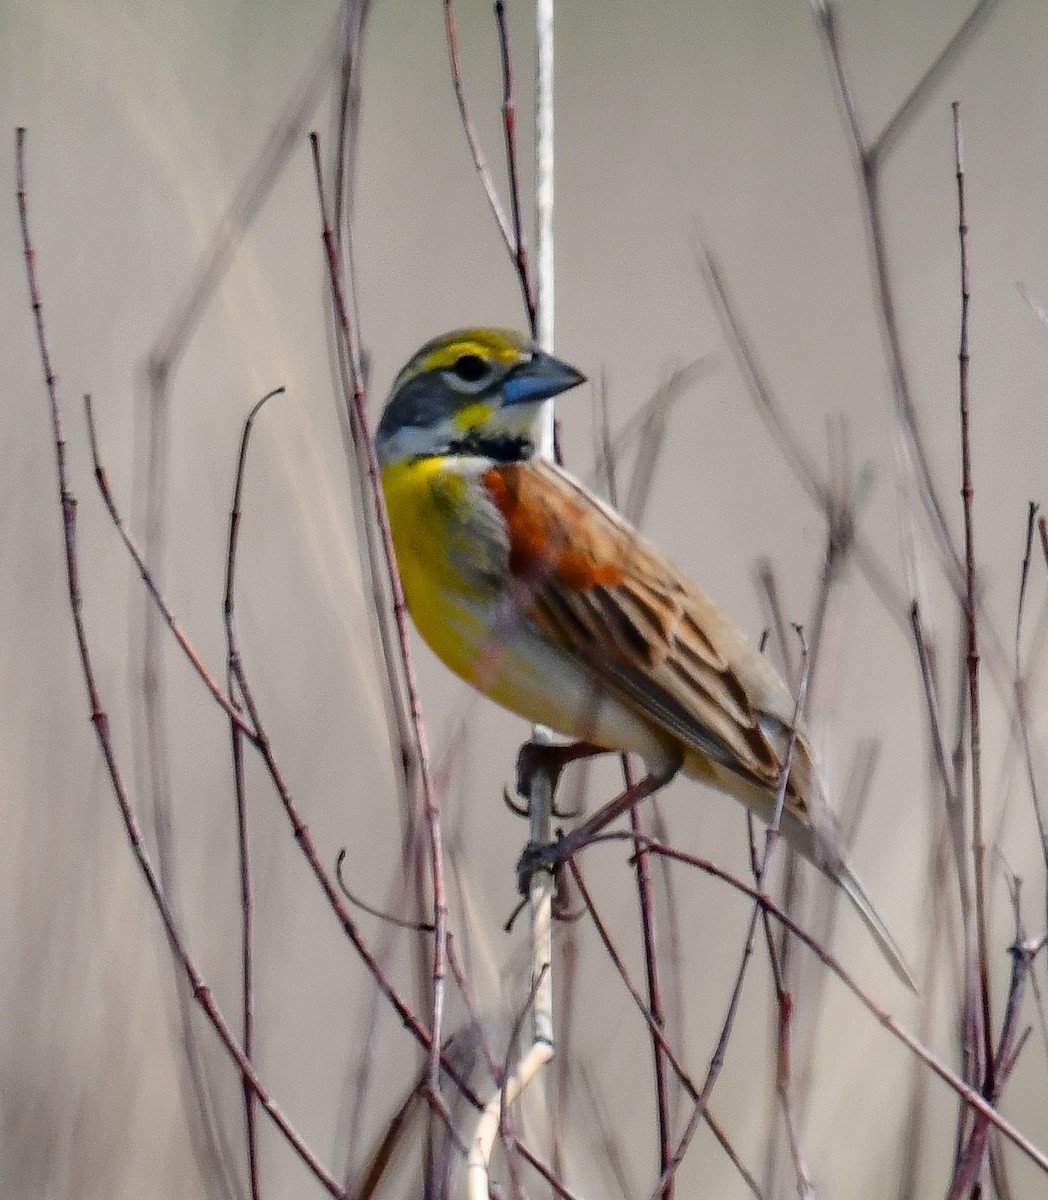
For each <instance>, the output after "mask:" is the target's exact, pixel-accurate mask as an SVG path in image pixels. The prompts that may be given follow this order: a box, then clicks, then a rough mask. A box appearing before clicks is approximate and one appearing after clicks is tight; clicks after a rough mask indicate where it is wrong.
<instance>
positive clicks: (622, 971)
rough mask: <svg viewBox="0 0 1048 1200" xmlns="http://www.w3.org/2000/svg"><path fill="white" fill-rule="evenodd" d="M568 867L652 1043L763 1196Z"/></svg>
mask: <svg viewBox="0 0 1048 1200" xmlns="http://www.w3.org/2000/svg"><path fill="white" fill-rule="evenodd" d="M617 836H622V837H625V836H629V837H631V838H632V839H633V840H634V844H636V843H637V842H641V843H642V844H643V846H644V849H645V850H646V851H647V850H648V848H649V847H650V846H651V845H652V844H653V843H652V841H651V839H649V838H647V837H644V836H643V835H639V834H636V833H633V832H631V833H630V834H629V835H626V834H622V835H617ZM567 865H568V867H569V868H570V870H571V873H572V878H573V879H574V881H575V885H576V887H577V888H578V889H579V895H580V897H581V898H582V902H583V905H584V906H585V908H586V911H587V912H588V913H589V914H590V917H591V919H592V921H593V926H594V928H595V929H596V931H597V936H598V937H599V938H600V941H601V944H602V945H603V946H604V949H605V951H606V953H607V955H608V957H609V958H610V959H611V962H612V965H613V966H614V967H615V970H616V971H617V973H618V975H619V978H620V979H621V980H622V982H623V984H624V985H625V987H626V990H627V992H629V994H630V998H631V999H632V1000H633V1003H634V1004H635V1005H636V1007H637V1011H638V1012H639V1013H640V1014H641V1016H642V1017H643V1018H644V1021H645V1024H646V1025H647V1027H648V1032H649V1034H650V1036H651V1038H652V1041H653V1043H654V1044H655V1045H657V1046H658V1048H659V1051H660V1052H661V1054H662V1055H663V1056H664V1058H665V1061H666V1062H667V1063H669V1065H670V1066H671V1067H672V1068H673V1070H674V1072H675V1074H676V1076H677V1078H678V1080H679V1081H680V1084H681V1087H683V1088H684V1091H685V1092H686V1093H687V1095H688V1097H689V1098H690V1099H691V1100H692V1101H693V1102H694V1104H695V1106H696V1111H698V1113H699V1116H700V1117H701V1118H702V1119H703V1120H705V1122H706V1124H707V1125H708V1126H709V1128H710V1132H711V1133H713V1135H714V1137H715V1138H716V1139H717V1141H718V1142H719V1143H720V1144H721V1146H722V1147H723V1149H724V1150H725V1151H726V1152H727V1154H728V1157H729V1158H730V1160H731V1162H732V1164H733V1165H734V1167H735V1168H736V1170H737V1171H738V1172H739V1174H740V1176H741V1177H742V1179H743V1181H744V1182H745V1183H746V1185H747V1187H748V1188H749V1189H750V1191H751V1192H753V1194H754V1195H755V1196H757V1197H760V1195H761V1189H760V1185H759V1184H758V1183H757V1180H756V1179H755V1178H754V1176H753V1175H752V1173H751V1172H750V1171H749V1170H748V1169H747V1168H746V1166H745V1165H744V1164H743V1163H742V1161H741V1160H740V1159H739V1157H738V1155H737V1154H736V1152H735V1148H734V1147H733V1146H732V1145H731V1143H730V1142H729V1141H728V1138H727V1136H726V1135H725V1134H724V1132H723V1129H722V1127H721V1125H720V1123H719V1122H718V1121H717V1120H716V1118H715V1117H714V1116H713V1113H712V1112H711V1111H710V1109H709V1097H708V1096H707V1097H706V1100H705V1102H704V1103H702V1104H701V1106H700V1103H699V1102H700V1100H702V1093H701V1092H700V1090H699V1088H698V1087H697V1086H696V1085H695V1082H694V1080H693V1079H692V1078H691V1076H690V1075H689V1074H688V1072H687V1071H686V1069H685V1068H684V1065H683V1064H682V1063H681V1061H680V1059H679V1058H678V1057H677V1053H676V1051H675V1050H674V1049H673V1047H672V1046H671V1045H670V1044H669V1042H668V1041H667V1039H666V1034H665V1030H664V1029H663V1027H662V1024H661V1023H660V1022H657V1021H656V1020H655V1019H654V1016H653V1014H652V1011H651V1009H650V1008H649V1007H648V1005H647V1004H645V1002H644V998H643V997H642V996H641V994H640V991H639V990H638V988H637V986H636V984H634V982H633V980H632V978H631V977H630V973H629V970H628V968H627V967H626V964H625V962H624V961H623V959H622V956H621V955H620V954H619V952H618V949H617V948H616V946H615V943H614V942H613V941H612V938H611V934H610V933H609V932H608V927H607V925H606V924H605V922H604V920H603V919H602V918H601V916H600V913H599V912H598V911H597V906H596V903H595V901H594V899H593V896H592V894H591V893H590V890H589V888H588V887H587V886H586V882H585V878H584V877H583V875H582V870H581V868H580V867H579V864H578V862H577V861H576V860H575V859H574V858H569V859H568V863H567ZM671 1161H672V1160H671ZM670 1165H671V1163H667V1165H666V1167H664V1168H663V1174H665V1172H666V1170H667V1169H669V1167H670ZM674 1170H675V1168H674ZM661 1187H662V1185H661V1184H660V1191H661ZM656 1194H659V1193H656Z"/></svg>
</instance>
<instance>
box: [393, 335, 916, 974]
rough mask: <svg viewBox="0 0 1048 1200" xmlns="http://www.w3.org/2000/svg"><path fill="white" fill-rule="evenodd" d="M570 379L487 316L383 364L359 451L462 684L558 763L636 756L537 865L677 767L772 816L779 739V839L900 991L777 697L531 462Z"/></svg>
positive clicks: (623, 533)
mask: <svg viewBox="0 0 1048 1200" xmlns="http://www.w3.org/2000/svg"><path fill="white" fill-rule="evenodd" d="M583 382H585V376H584V375H583V374H582V373H581V372H580V371H578V370H577V369H576V368H575V367H573V366H571V365H569V364H568V363H567V362H565V361H563V360H562V359H560V358H557V357H555V356H554V355H553V354H551V353H549V352H547V351H544V350H542V349H541V348H540V347H539V346H538V345H537V344H536V343H535V342H534V341H533V340H532V339H531V338H529V337H527V336H526V335H524V334H522V333H519V332H517V331H515V330H512V329H502V328H486V327H478V328H469V329H459V330H454V331H452V332H450V333H445V334H442V335H441V336H439V337H435V338H433V339H432V340H430V341H428V342H426V344H425V345H423V346H422V347H421V349H419V350H418V351H417V352H416V353H415V354H414V355H413V356H412V357H411V358H410V360H409V361H408V362H407V363H406V365H405V366H404V367H403V369H402V370H401V371H400V373H399V374H398V375H397V377H396V379H395V380H394V382H393V385H392V388H391V390H390V394H389V398H388V400H387V402H386V405H385V407H384V409H383V412H382V416H381V418H380V420H379V424H378V427H377V429H376V432H375V453H376V457H377V459H378V464H379V469H380V473H381V483H382V491H383V495H384V499H385V506H386V510H387V514H388V519H389V527H390V532H391V535H392V541H393V546H394V550H395V555H396V560H397V566H398V570H399V574H400V579H401V583H402V586H403V592H404V597H405V601H406V604H407V608H408V611H409V612H410V614H411V618H412V620H413V622H414V624H415V626H416V628H417V629H418V632H419V633H420V634H421V636H422V638H423V639H424V640H425V641H426V643H427V644H428V645H429V647H430V649H431V650H433V652H434V653H435V654H436V655H437V657H438V658H440V659H441V660H442V661H443V662H444V663H445V665H446V666H447V667H449V668H450V669H451V670H452V671H453V672H455V674H457V675H459V676H460V677H461V678H463V679H465V680H466V681H467V682H468V683H470V684H471V685H472V686H473V687H474V688H476V689H477V690H478V691H480V692H482V693H483V694H484V695H486V696H488V697H489V698H490V699H492V700H494V701H495V702H496V703H498V704H500V705H502V706H503V707H504V708H507V709H509V710H510V711H512V712H515V713H517V714H519V715H520V716H522V717H524V718H525V719H526V720H528V721H530V722H532V723H533V724H541V725H545V726H548V727H549V728H551V729H553V730H555V731H557V732H558V733H560V734H561V735H563V736H565V737H566V738H568V739H571V741H570V742H569V743H568V746H567V748H566V749H565V750H564V752H563V755H562V758H561V760H560V761H561V762H566V761H569V760H570V759H571V758H573V757H581V756H583V755H586V754H589V753H596V752H603V751H618V752H631V753H635V754H637V755H639V756H640V757H641V758H642V759H643V761H644V764H645V767H646V769H647V774H646V775H645V776H644V778H643V779H641V780H639V781H638V782H637V783H636V784H634V785H633V787H632V788H627V789H626V791H624V792H623V793H622V795H621V796H619V797H618V798H616V799H615V800H612V801H611V802H610V803H609V804H607V805H605V807H604V808H602V809H601V810H599V812H598V813H596V814H595V815H594V816H592V817H590V818H589V820H587V821H586V822H584V823H583V825H581V826H579V827H578V828H577V829H575V830H573V831H572V832H571V833H569V834H568V835H567V837H566V839H565V840H564V841H562V842H561V843H555V844H554V847H553V860H557V859H558V856H560V855H563V854H565V853H567V852H568V851H571V852H573V851H574V850H575V849H577V848H578V847H579V846H580V845H582V844H583V843H584V841H585V840H586V839H587V838H588V837H589V836H591V835H592V834H593V833H595V832H596V831H597V830H598V829H600V828H602V827H603V826H604V825H606V824H607V823H608V822H609V821H611V820H612V819H614V818H615V817H616V816H617V815H619V814H620V813H622V812H624V811H625V810H626V809H628V808H629V807H631V806H632V805H633V804H636V803H638V802H640V801H641V800H642V799H644V798H645V797H646V796H649V795H651V794H652V793H653V792H655V791H657V790H658V789H659V788H660V787H662V786H663V785H664V784H665V783H667V782H668V781H669V780H670V779H672V778H673V777H674V776H675V775H676V774H677V772H678V771H681V772H683V773H684V774H685V775H686V776H689V777H691V778H694V779H697V780H700V781H704V782H706V783H708V784H711V785H713V786H714V787H715V788H718V789H720V790H721V791H723V792H726V793H728V794H729V795H731V796H733V797H734V798H735V799H737V800H739V801H741V802H742V803H743V804H744V805H745V806H746V807H747V808H749V809H750V810H751V811H752V812H754V813H755V814H756V815H757V816H758V817H760V818H762V819H763V820H764V821H765V822H769V823H770V822H771V821H772V820H773V816H774V811H775V808H776V797H777V792H778V790H779V783H780V777H781V772H782V769H783V763H784V760H785V759H786V757H787V751H788V749H789V752H790V769H789V775H788V781H787V788H786V792H785V798H784V802H783V805H782V808H781V812H780V824H779V829H780V832H781V834H782V835H783V836H784V837H785V838H786V840H787V842H788V843H789V844H790V845H791V846H792V847H793V848H794V849H795V850H797V851H798V852H799V853H800V854H801V855H803V856H804V857H805V858H806V859H808V860H809V861H810V862H812V863H814V864H815V866H817V867H818V868H819V869H821V870H822V871H823V873H824V874H825V875H827V876H828V877H829V878H830V879H831V880H832V881H833V882H834V883H836V884H837V885H838V886H839V887H840V888H841V889H842V890H843V892H844V894H845V895H846V896H847V897H848V899H849V900H850V901H851V903H852V905H853V906H854V907H855V909H856V911H857V912H858V914H859V916H860V917H861V919H862V921H863V923H864V924H865V925H866V927H867V928H868V929H869V931H870V933H871V934H872V936H873V939H874V940H875V942H876V943H877V945H878V946H879V948H880V950H881V951H882V953H883V954H884V956H885V958H886V960H887V961H888V963H889V964H890V965H891V967H892V968H893V970H894V971H895V973H896V975H898V976H899V978H900V979H901V980H902V981H903V982H904V983H906V984H907V985H908V986H909V987H910V988H911V989H914V990H916V988H915V984H914V981H913V976H912V973H911V972H910V970H909V968H908V967H907V965H906V962H905V959H904V957H903V955H902V952H901V951H900V949H899V947H898V945H897V944H896V942H895V939H894V938H893V937H892V935H891V933H890V931H889V930H888V927H887V926H886V924H885V923H884V921H883V920H882V919H881V917H880V916H879V914H878V913H877V910H876V909H875V908H874V906H873V904H872V903H871V901H870V899H869V897H868V896H867V894H866V892H865V890H864V889H863V887H862V885H861V884H860V882H859V880H858V878H857V877H856V875H855V873H854V871H853V870H852V869H851V867H850V865H849V864H848V862H847V860H846V858H845V855H844V852H843V850H842V845H841V843H842V839H841V836H840V833H839V831H838V828H837V825H836V822H835V820H834V817H833V814H832V812H831V810H830V808H829V805H828V803H827V801H826V797H825V793H824V790H823V786H822V783H821V781H820V777H819V772H818V769H817V765H816V762H815V758H814V754H813V751H812V747H811V743H810V739H809V734H808V731H807V729H806V728H805V726H804V724H803V722H796V727H795V707H796V705H795V698H794V696H793V694H792V693H791V691H790V689H789V688H787V686H786V685H785V684H784V683H783V681H782V680H781V679H780V677H779V676H778V674H777V673H776V671H775V669H774V668H773V667H772V665H771V664H770V663H769V661H768V659H767V657H766V656H765V655H764V654H762V653H761V652H760V651H759V650H758V648H757V647H755V646H754V645H753V644H752V643H751V642H750V641H749V639H748V638H747V637H746V636H745V634H744V633H743V632H742V631H741V630H740V629H739V628H738V627H737V626H736V625H735V624H734V623H733V622H732V621H731V620H730V619H729V618H728V617H727V616H726V615H725V614H724V613H723V612H721V611H720V609H718V608H717V607H716V606H715V604H714V603H713V601H712V600H710V599H709V598H708V597H707V596H706V594H705V593H704V592H703V591H701V590H700V589H699V588H698V587H697V586H696V585H695V584H694V583H693V582H691V580H689V579H688V578H687V576H685V575H684V574H683V573H682V572H681V571H680V570H679V569H678V568H677V567H676V566H674V565H673V563H671V562H670V560H669V559H668V558H666V557H665V556H664V555H663V554H662V553H660V551H659V550H657V549H656V548H655V547H654V545H652V544H651V543H649V541H648V540H647V539H646V538H644V537H643V536H642V535H641V534H640V533H639V532H638V531H637V530H636V529H635V528H633V526H631V525H630V524H629V522H627V521H626V520H625V519H624V518H623V517H622V516H621V515H619V514H618V513H617V512H615V511H614V509H612V508H611V507H610V506H609V505H607V504H606V503H604V502H603V501H602V500H601V499H600V498H598V497H597V496H596V495H594V494H593V493H592V492H591V491H590V490H589V489H588V488H587V487H586V486H585V485H584V484H583V483H581V482H580V481H579V480H577V479H576V478H574V477H573V476H572V475H571V474H569V473H568V472H567V471H566V470H564V469H563V468H562V467H560V466H558V465H557V464H556V463H554V462H553V461H551V460H550V459H549V458H548V457H547V456H546V455H544V454H542V453H540V446H539V442H540V428H541V422H542V406H543V404H544V402H545V401H547V400H549V399H551V398H553V397H554V396H557V395H560V394H561V393H563V392H567V391H569V390H570V389H572V388H574V387H577V386H578V385H579V384H581V383H583ZM521 761H522V763H523V762H524V761H525V760H524V759H522V760H521ZM558 846H559V847H560V850H559V851H558V849H557V847H558Z"/></svg>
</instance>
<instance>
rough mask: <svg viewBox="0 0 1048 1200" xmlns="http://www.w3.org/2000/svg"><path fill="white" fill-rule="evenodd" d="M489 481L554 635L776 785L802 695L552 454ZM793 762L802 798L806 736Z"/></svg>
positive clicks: (721, 754)
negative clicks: (549, 459) (554, 460)
mask: <svg viewBox="0 0 1048 1200" xmlns="http://www.w3.org/2000/svg"><path fill="white" fill-rule="evenodd" d="M483 483H484V486H485V487H486V489H487V491H488V493H489V495H490V496H491V498H492V499H493V500H494V502H495V504H496V505H497V506H498V508H499V510H500V512H501V514H502V516H503V518H504V520H505V522H506V525H507V527H508V531H509V563H510V570H511V572H512V574H513V576H514V578H515V580H517V582H518V584H519V585H520V588H521V594H522V596H523V599H522V601H521V604H522V606H523V607H524V609H525V611H526V612H527V614H528V615H529V616H530V617H531V618H532V619H533V620H535V621H536V622H537V623H538V624H539V625H540V626H541V627H542V629H543V631H544V633H545V634H546V636H548V637H550V638H552V639H554V640H555V641H556V642H557V643H558V644H559V645H560V646H561V647H562V648H563V649H564V650H565V651H567V652H568V653H569V654H571V655H572V657H573V658H574V659H575V660H576V661H577V662H579V663H581V664H582V665H584V667H585V668H586V669H587V670H588V671H589V672H590V673H591V674H592V675H593V677H594V679H595V681H596V682H598V683H599V685H600V686H601V687H602V688H603V689H607V690H610V691H612V692H614V693H615V694H616V695H618V696H619V697H620V698H622V699H624V700H626V701H628V702H629V703H630V704H632V705H634V706H635V707H636V708H638V709H639V710H641V711H642V712H643V713H644V715H645V716H647V717H648V718H650V719H651V720H652V721H653V722H655V723H656V724H658V725H660V726H662V728H663V729H665V730H666V732H667V733H669V734H670V735H672V736H673V737H674V738H675V739H678V740H679V741H680V742H681V743H682V744H683V745H684V746H685V747H688V748H690V749H692V750H695V751H698V752H699V753H700V754H703V755H707V756H709V758H711V759H713V760H714V761H715V762H718V763H720V764H722V765H723V766H725V767H727V768H728V769H729V770H730V771H732V772H734V773H736V774H739V775H742V776H743V777H744V778H747V779H749V780H750V781H751V782H753V783H755V784H757V785H758V786H759V787H761V788H766V789H774V788H775V786H776V784H777V781H778V777H779V771H780V763H781V759H782V757H783V754H784V751H785V746H786V742H787V739H788V736H789V729H790V724H791V722H792V717H793V699H792V697H791V696H790V694H789V691H788V690H787V688H786V687H785V685H784V684H783V683H782V682H781V680H780V679H779V677H778V676H777V675H776V673H775V672H774V670H773V669H772V668H771V667H770V666H769V664H768V663H767V661H766V660H765V659H764V658H763V656H762V655H761V654H759V653H758V651H757V650H756V649H755V648H754V647H753V646H751V645H750V643H749V642H748V641H747V640H746V638H745V637H744V635H743V634H742V632H741V631H740V630H739V629H738V628H737V627H736V626H735V625H733V624H732V623H731V622H730V621H729V620H728V618H727V617H725V616H724V614H723V613H722V612H720V610H719V609H718V608H717V607H716V606H715V605H714V604H713V602H712V601H711V600H710V599H709V598H708V597H707V596H706V595H704V593H703V592H701V591H700V590H699V589H698V588H697V587H695V585H694V584H692V583H691V582H690V581H689V580H688V579H687V578H686V577H685V576H684V575H682V574H681V572H680V571H679V570H678V569H677V568H676V567H674V566H673V565H672V564H671V563H670V562H668V561H667V560H666V559H665V558H663V557H662V556H661V555H660V554H659V553H658V551H657V550H655V549H654V548H653V547H652V546H651V545H649V544H648V543H647V542H645V540H644V539H643V538H642V537H641V536H640V535H639V534H638V533H637V531H636V530H635V529H633V528H632V527H631V526H630V525H629V524H628V523H627V522H626V521H624V520H623V519H622V518H621V517H619V516H618V515H617V514H616V513H614V512H613V511H612V510H611V509H609V508H608V507H606V506H605V505H604V504H602V503H601V502H600V501H599V500H597V499H596V497H594V496H592V495H591V494H590V493H589V492H588V491H586V489H585V488H583V487H582V485H581V484H579V483H578V482H577V481H576V480H574V479H573V478H572V477H571V476H570V475H568V474H567V473H566V472H564V471H562V470H560V468H558V467H557V466H555V465H554V464H553V463H550V462H547V461H546V460H540V459H532V460H531V461H529V462H527V463H523V464H517V463H508V464H502V465H499V466H495V467H492V468H491V469H490V470H489V471H487V473H486V474H485V475H484V477H483ZM794 768H795V771H794V772H791V788H790V792H791V796H790V797H789V800H790V801H792V802H793V805H796V806H797V807H799V808H800V809H802V810H803V809H804V808H806V807H807V804H806V801H807V799H808V798H809V797H810V796H811V785H812V783H813V782H814V780H813V776H812V768H811V762H810V755H809V752H808V749H807V744H806V743H805V742H804V741H803V739H799V743H798V749H797V751H796V752H795V757H794ZM816 786H817V785H816ZM791 806H792V805H791ZM802 819H803V818H802Z"/></svg>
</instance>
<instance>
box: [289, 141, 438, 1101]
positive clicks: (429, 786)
mask: <svg viewBox="0 0 1048 1200" xmlns="http://www.w3.org/2000/svg"><path fill="white" fill-rule="evenodd" d="M309 140H310V146H311V148H312V152H313V169H314V176H315V180H316V189H317V202H318V204H319V206H320V217H321V236H322V239H323V243H324V249H325V252H326V255H327V264H328V274H329V282H330V284H331V291H332V298H333V300H334V304H335V312H336V317H337V321H338V328H339V331H340V333H341V336H342V341H343V344H344V346H345V350H346V356H347V358H348V360H349V364H350V377H351V381H352V385H353V394H352V396H350V397H347V401H348V402H349V404H350V408H351V424H352V427H353V429H354V430H355V432H356V434H357V436H356V437H355V444H356V449H357V453H358V455H359V458H360V466H361V472H362V475H363V476H364V477H365V478H366V479H367V482H368V489H369V492H370V496H371V501H372V505H373V515H374V519H375V521H376V523H377V525H378V527H379V531H380V533H381V540H382V550H383V554H384V557H385V567H386V571H387V574H388V582H389V588H390V595H391V599H392V605H393V615H394V620H395V622H396V630H397V638H398V646H399V650H400V667H401V670H402V672H403V677H404V684H405V688H406V690H407V695H408V707H409V711H410V715H411V724H412V730H413V733H414V737H415V746H416V750H417V753H418V768H419V777H420V782H421V785H422V797H423V805H424V808H425V817H426V825H427V828H428V831H429V840H430V860H431V870H432V877H433V927H434V939H433V940H434V946H433V994H432V1013H431V1016H432V1023H431V1035H430V1039H429V1055H430V1060H429V1066H430V1079H429V1083H430V1087H431V1089H432V1092H433V1094H434V1096H435V1095H437V1094H438V1093H439V1088H440V1042H441V1026H442V1023H443V1016H444V989H445V973H446V965H447V960H446V955H447V948H446V945H445V939H446V934H447V900H446V892H445V886H444V853H443V845H442V835H441V830H440V810H439V806H438V803H437V796H436V791H435V789H434V787H433V782H432V778H431V776H430V770H429V749H428V747H427V744H426V733H425V727H424V725H423V721H422V708H421V705H420V703H419V695H418V685H417V682H416V680H415V672H414V667H413V666H412V662H411V651H410V648H409V645H408V630H407V606H406V604H405V601H404V589H403V586H402V585H401V582H400V573H399V571H398V570H397V560H396V552H395V551H394V548H393V535H392V533H391V531H390V528H389V518H388V515H387V513H386V505H385V499H384V497H383V493H382V484H381V481H380V478H379V466H378V459H377V458H376V456H375V447H374V444H373V442H372V440H371V435H370V428H369V422H368V414H367V402H366V400H365V397H364V389H363V379H362V376H361V371H360V354H359V346H360V342H359V338H358V336H357V333H356V328H355V323H354V322H351V321H350V317H349V312H348V311H347V308H346V302H345V293H344V291H343V287H342V268H341V265H340V263H339V256H338V250H337V248H336V246H335V241H334V238H333V236H332V233H331V226H330V224H329V223H328V217H327V203H326V200H325V197H324V173H323V170H322V169H321V163H320V139H319V138H318V137H317V135H316V133H311V134H310V136H309Z"/></svg>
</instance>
